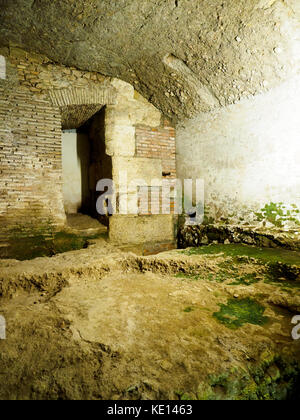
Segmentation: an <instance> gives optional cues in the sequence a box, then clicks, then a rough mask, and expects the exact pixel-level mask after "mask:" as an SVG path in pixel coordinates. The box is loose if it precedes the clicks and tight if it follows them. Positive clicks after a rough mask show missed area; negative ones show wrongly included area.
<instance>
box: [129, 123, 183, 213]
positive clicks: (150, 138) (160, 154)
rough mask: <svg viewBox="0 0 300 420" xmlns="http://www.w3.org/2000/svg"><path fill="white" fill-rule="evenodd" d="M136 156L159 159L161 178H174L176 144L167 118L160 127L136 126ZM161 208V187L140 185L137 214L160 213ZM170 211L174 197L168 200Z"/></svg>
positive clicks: (162, 210) (171, 210)
mask: <svg viewBox="0 0 300 420" xmlns="http://www.w3.org/2000/svg"><path fill="white" fill-rule="evenodd" d="M136 156H138V157H143V158H152V159H159V160H160V161H161V163H162V178H163V179H167V180H172V179H176V144H175V129H174V128H173V127H172V126H171V124H170V122H169V121H168V120H164V121H163V124H162V126H161V127H158V128H151V127H146V126H142V125H139V126H137V127H136ZM171 195H172V190H171ZM167 210H168V209H164V208H163V200H162V187H161V186H149V187H148V188H146V189H145V188H143V187H141V188H140V190H139V214H140V215H151V214H161V213H162V212H164V211H167ZM170 212H171V213H174V199H173V198H171V200H170Z"/></svg>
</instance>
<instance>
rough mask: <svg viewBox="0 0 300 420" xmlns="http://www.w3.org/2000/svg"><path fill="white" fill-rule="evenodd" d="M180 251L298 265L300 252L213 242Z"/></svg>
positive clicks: (187, 253) (299, 264)
mask: <svg viewBox="0 0 300 420" xmlns="http://www.w3.org/2000/svg"><path fill="white" fill-rule="evenodd" d="M181 252H183V253H184V254H185V255H189V256H193V255H218V254H223V255H224V256H228V257H242V256H244V257H248V258H255V259H257V260H258V261H261V262H263V263H277V262H282V263H285V264H289V265H298V266H300V252H297V251H289V250H286V249H281V248H258V247H252V246H249V245H242V244H230V245H224V244H219V245H214V244H213V245H209V246H203V247H199V248H190V249H187V250H184V251H181Z"/></svg>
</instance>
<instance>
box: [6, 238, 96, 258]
mask: <svg viewBox="0 0 300 420" xmlns="http://www.w3.org/2000/svg"><path fill="white" fill-rule="evenodd" d="M99 236H100V235H97V236H93V237H82V236H77V235H74V234H71V233H67V232H59V233H55V234H53V235H52V236H50V237H49V236H44V235H41V234H40V235H37V236H34V237H32V238H19V239H18V238H15V239H14V240H11V242H10V246H9V247H8V249H7V250H6V253H7V255H4V257H6V258H14V259H18V260H21V261H23V260H32V259H34V258H39V257H51V256H54V255H56V254H60V253H63V252H68V251H75V250H79V249H82V248H86V247H87V246H88V241H89V240H91V239H96V238H98V237H99Z"/></svg>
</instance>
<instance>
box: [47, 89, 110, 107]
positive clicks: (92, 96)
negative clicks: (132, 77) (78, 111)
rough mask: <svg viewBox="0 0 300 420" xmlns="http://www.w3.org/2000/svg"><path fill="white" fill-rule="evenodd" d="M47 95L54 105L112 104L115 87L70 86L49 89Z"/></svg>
mask: <svg viewBox="0 0 300 420" xmlns="http://www.w3.org/2000/svg"><path fill="white" fill-rule="evenodd" d="M49 97H50V100H51V102H52V104H53V105H54V106H57V107H63V106H73V105H114V104H115V103H116V89H115V88H114V87H113V86H111V87H95V88H93V89H90V88H71V89H61V90H51V91H50V92H49Z"/></svg>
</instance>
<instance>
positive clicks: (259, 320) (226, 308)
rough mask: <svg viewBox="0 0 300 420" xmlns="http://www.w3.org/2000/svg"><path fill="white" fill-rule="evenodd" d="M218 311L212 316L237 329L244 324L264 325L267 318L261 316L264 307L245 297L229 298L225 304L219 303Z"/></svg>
mask: <svg viewBox="0 0 300 420" xmlns="http://www.w3.org/2000/svg"><path fill="white" fill-rule="evenodd" d="M219 306H220V311H219V312H215V313H214V314H213V316H214V317H215V318H216V319H217V320H218V321H219V322H221V323H222V324H224V325H226V327H228V328H231V329H237V328H239V327H242V326H243V325H244V324H247V323H248V324H253V325H265V324H266V323H267V322H268V318H267V317H265V316H263V314H264V312H265V308H264V307H263V306H262V305H260V304H259V303H258V302H256V301H254V300H252V299H250V298H246V299H239V300H236V299H230V300H229V301H228V302H227V305H224V304H220V305H219Z"/></svg>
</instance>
